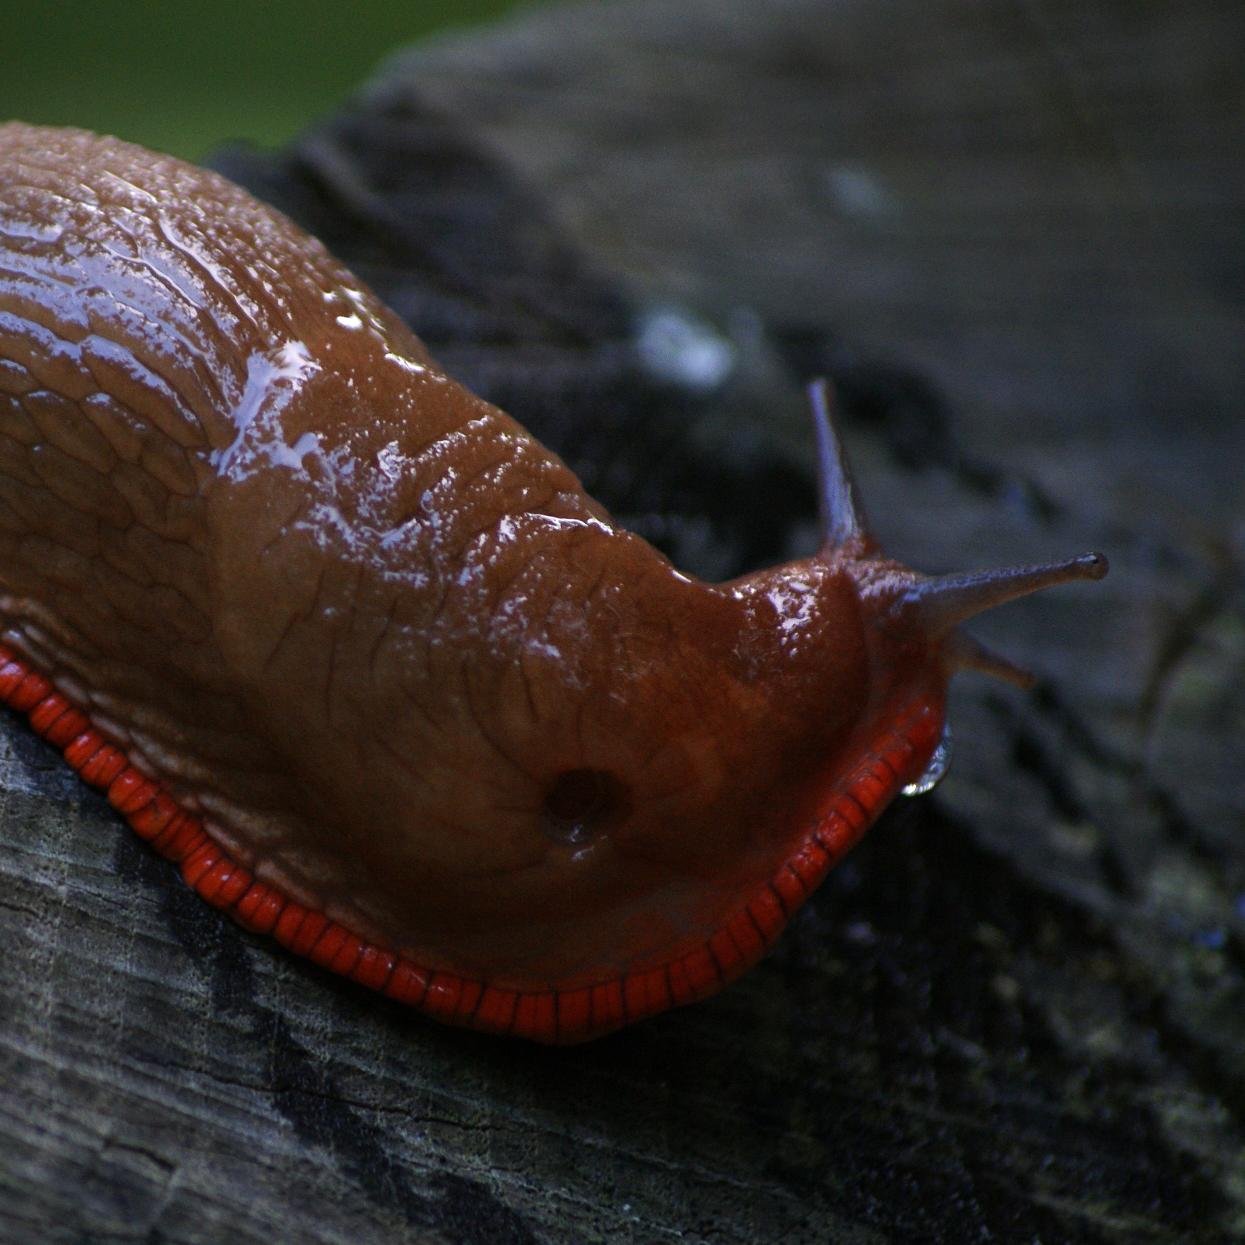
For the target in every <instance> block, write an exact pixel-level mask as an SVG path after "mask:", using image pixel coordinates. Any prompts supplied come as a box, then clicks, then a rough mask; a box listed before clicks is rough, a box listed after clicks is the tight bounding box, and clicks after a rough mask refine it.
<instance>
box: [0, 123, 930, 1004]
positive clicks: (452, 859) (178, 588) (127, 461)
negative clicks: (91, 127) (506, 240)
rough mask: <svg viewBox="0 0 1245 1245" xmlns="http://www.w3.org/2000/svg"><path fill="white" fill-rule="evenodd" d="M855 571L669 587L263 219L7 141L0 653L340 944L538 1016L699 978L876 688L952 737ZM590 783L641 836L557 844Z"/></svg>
mask: <svg viewBox="0 0 1245 1245" xmlns="http://www.w3.org/2000/svg"><path fill="white" fill-rule="evenodd" d="M850 563H851V559H850V558H847V557H845V556H844V557H830V556H829V555H827V556H824V557H820V558H814V559H809V560H808V561H806V562H802V563H799V564H793V565H791V566H788V567H778V568H774V569H773V570H770V571H766V572H762V573H760V574H758V575H755V576H751V577H749V578H748V579H746V580H742V581H738V582H736V583H734V584H727V585H710V584H705V583H700V582H695V581H692V580H690V579H688V578H687V577H685V576H683V575H681V574H680V573H679V572H677V571H676V570H675V569H674V568H673V567H671V565H670V564H669V563H668V562H667V561H666V559H665V558H663V557H662V556H661V555H660V554H659V553H657V552H656V551H655V550H654V549H653V548H652V547H651V546H649V545H647V544H646V543H645V542H644V541H642V540H640V539H639V538H638V537H636V536H634V535H631V534H629V533H627V532H625V531H621V530H619V529H617V528H616V527H614V526H613V524H612V522H611V520H610V519H609V516H608V515H607V514H606V513H605V512H604V511H603V510H602V508H601V507H600V506H599V505H597V504H596V503H595V502H593V501H592V500H591V499H590V498H588V497H587V496H586V495H585V494H584V492H583V490H582V488H581V487H580V484H579V482H578V480H577V479H576V478H575V477H574V476H573V475H572V473H571V472H570V471H569V470H568V469H567V468H566V466H565V465H564V464H563V463H562V462H560V461H559V460H558V459H557V458H556V457H555V456H554V455H552V454H551V453H549V452H548V451H547V450H545V449H544V448H543V447H542V446H540V445H539V444H538V443H536V442H535V441H534V440H533V439H532V438H531V437H530V436H529V435H528V434H527V433H525V432H524V431H523V429H521V428H520V427H519V426H518V425H517V424H515V423H514V422H513V421H512V420H511V419H509V418H508V417H507V416H506V415H505V414H503V413H502V412H500V411H498V410H496V409H495V408H493V407H491V406H489V405H488V404H487V403H485V402H483V401H481V400H480V399H478V398H476V397H474V396H473V395H472V394H470V393H468V392H467V391H466V390H465V389H463V388H462V387H461V386H459V385H457V384H456V383H455V382H454V381H453V380H451V379H449V378H448V377H446V376H444V375H443V374H441V373H440V372H439V371H438V370H437V369H436V366H435V364H434V363H433V362H432V360H431V359H430V358H429V356H428V354H427V352H426V351H425V349H424V347H423V346H422V344H421V343H420V342H419V341H418V340H417V339H416V338H415V337H414V336H413V335H412V334H411V333H410V332H409V331H408V330H407V329H406V328H405V326H403V325H402V324H401V323H400V322H399V321H398V320H397V319H396V317H394V316H393V315H392V314H391V313H390V312H388V311H387V310H386V309H385V308H384V307H383V306H381V305H380V303H379V302H378V301H377V300H376V298H375V297H374V296H373V295H371V294H370V293H369V292H368V291H366V290H365V289H363V288H362V286H361V285H360V283H359V282H358V281H357V279H356V278H354V277H353V276H352V275H351V274H350V273H349V272H347V271H346V270H345V269H344V268H342V267H341V266H340V265H339V264H338V263H336V262H335V261H334V260H333V259H332V258H331V257H330V256H329V255H328V254H327V253H326V252H325V251H324V249H323V248H322V247H321V246H320V245H319V244H318V243H317V242H315V241H314V240H313V239H311V238H309V237H307V236H306V235H305V234H303V233H302V232H301V231H300V230H298V229H297V228H296V227H295V226H294V225H292V224H291V223H290V222H289V221H287V220H286V219H285V218H283V217H281V216H280V215H279V214H277V213H276V212H274V211H272V210H270V209H268V208H266V207H264V206H262V205H260V204H258V203H257V202H256V201H255V200H253V199H251V198H250V197H249V196H248V195H247V194H245V193H244V192H243V191H241V190H240V189H238V188H237V187H235V186H233V185H231V184H230V183H228V182H226V181H224V180H223V179H221V178H219V177H217V176H215V175H214V174H211V173H208V172H204V171H202V170H198V169H195V168H192V167H190V166H188V165H185V164H182V163H180V162H179V161H176V160H173V159H170V158H166V157H162V156H157V155H153V154H152V153H149V152H146V151H143V150H141V149H139V148H136V147H133V146H130V145H128V144H124V143H121V142H117V141H115V140H111V139H101V138H97V137H94V136H92V135H89V134H86V133H82V132H77V131H65V130H48V129H39V128H34V127H28V126H23V125H8V126H4V127H0V622H2V623H3V635H4V638H5V640H6V642H7V643H9V644H10V645H11V646H12V647H13V648H14V649H16V650H17V651H19V652H21V653H23V654H25V655H26V656H27V657H28V658H29V659H30V660H31V661H32V662H34V663H35V664H36V665H37V666H38V667H39V668H41V669H42V670H43V671H45V672H46V673H47V674H48V675H49V676H50V677H52V678H53V679H54V681H55V682H56V683H57V684H58V686H60V688H61V689H62V690H63V691H65V692H66V693H67V694H69V695H71V696H72V697H74V698H75V699H76V700H78V701H79V702H80V703H81V704H82V705H83V706H84V707H85V708H88V709H89V711H90V712H91V714H92V716H93V718H94V719H95V720H96V721H97V722H98V723H99V724H100V725H101V726H103V727H105V728H106V729H107V730H109V731H110V732H111V733H112V734H113V735H115V736H116V738H117V739H118V741H119V742H120V743H121V744H122V745H123V746H125V747H126V749H127V750H128V752H129V753H130V755H131V757H132V759H134V760H135V761H136V762H137V763H138V764H140V765H142V766H144V767H145V768H147V769H149V770H150V771H151V773H152V774H153V776H156V777H158V778H159V779H160V780H161V781H162V782H163V783H164V784H165V785H166V786H167V787H168V789H169V790H170V791H172V792H173V793H174V794H175V795H176V796H177V798H178V799H179V800H181V801H182V802H183V803H185V804H186V805H187V806H189V807H191V808H197V809H199V810H201V811H202V813H203V815H204V817H205V818H206V820H207V823H208V825H209V828H210V829H211V831H212V833H213V834H214V835H215V836H216V837H217V838H218V839H220V840H221V841H222V842H223V843H224V844H225V845H226V846H227V847H229V848H230V849H231V850H232V851H233V852H234V853H235V854H236V856H237V857H238V858H239V859H240V860H241V861H242V862H243V863H244V864H246V865H248V866H249V867H251V868H253V869H254V870H255V871H256V872H257V873H258V874H259V876H261V877H264V878H267V879H268V880H270V881H272V882H274V883H276V884H279V885H281V886H282V887H284V888H285V889H287V890H288V891H289V892H290V893H291V894H292V895H294V896H295V897H296V898H299V899H300V900H301V901H302V902H304V903H308V904H310V905H313V906H315V907H319V908H323V909H324V910H325V911H326V912H328V913H329V914H330V915H331V916H333V917H335V918H336V919H338V920H341V921H342V922H343V923H345V924H348V925H349V926H350V927H351V928H353V929H356V930H358V931H359V932H360V933H362V934H364V935H365V936H370V937H372V938H374V939H376V940H377V941H380V942H381V943H383V944H384V945H389V946H392V947H394V948H395V949H398V950H400V951H403V952H404V953H406V954H409V955H412V956H414V957H416V958H418V959H419V961H420V962H422V963H426V964H428V965H430V966H432V967H446V968H452V969H453V970H455V971H456V972H459V973H464V974H469V975H474V976H478V977H481V978H484V979H486V980H490V981H494V982H501V983H505V984H508V985H512V986H517V987H530V988H535V987H540V986H544V985H546V984H549V983H553V982H565V981H574V980H578V979H582V980H595V979H599V978H600V977H602V976H603V975H608V974H611V973H617V972H622V971H624V970H626V969H627V968H629V967H632V968H633V967H635V966H637V965H640V964H644V963H647V962H657V961H660V960H661V959H663V958H665V957H667V956H669V955H670V954H673V953H675V952H676V951H678V950H679V949H680V948H681V947H684V946H690V945H694V944H695V943H697V942H703V940H704V939H705V938H706V937H707V936H708V934H709V933H711V932H712V930H713V929H714V928H715V926H716V924H717V923H718V922H720V921H721V919H722V918H723V916H724V915H725V914H726V913H727V912H728V911H729V910H731V909H732V908H733V907H735V906H737V904H738V903H739V901H740V897H741V896H742V895H743V894H745V893H746V892H747V890H748V889H749V888H750V887H754V886H756V885H758V884H759V883H760V882H761V881H762V880H763V879H764V878H766V877H768V876H769V875H770V874H771V873H772V872H773V870H774V868H775V867H776V866H777V865H778V864H780V863H781V861H782V860H783V859H784V857H785V854H786V852H787V850H789V848H790V846H791V843H792V842H793V840H794V838H795V836H796V834H797V831H798V829H799V826H800V818H801V814H802V810H805V809H806V808H807V807H808V805H809V803H810V801H812V800H813V799H815V797H816V795H817V794H818V792H820V791H823V790H824V789H825V788H826V786H827V783H828V782H829V781H831V780H832V778H833V775H834V773H835V770H836V765H841V764H843V763H844V762H845V760H846V759H848V758H850V756H851V750H852V743H853V740H854V739H858V738H860V737H861V736H862V734H863V735H867V733H868V732H869V731H870V730H871V729H872V728H873V725H874V724H875V723H876V721H877V720H878V719H879V716H880V715H882V714H884V713H885V712H886V709H887V706H888V704H889V703H890V698H891V696H892V694H894V684H895V683H896V682H897V681H898V680H900V679H901V678H902V677H908V678H909V679H911V678H912V677H918V678H919V677H924V678H928V679H929V681H930V687H931V692H930V695H931V699H935V700H937V699H940V697H941V688H942V685H943V684H944V683H945V675H944V674H943V672H942V670H941V667H940V665H939V663H937V662H936V661H930V660H928V659H927V654H925V653H923V652H919V651H918V652H915V653H912V654H908V659H907V660H905V661H904V662H903V663H901V666H902V669H893V668H892V667H893V666H894V665H895V663H893V662H888V660H887V657H886V653H885V652H884V651H883V649H884V647H885V644H884V640H885V637H882V638H881V639H879V636H878V634H876V632H877V629H876V628H873V629H872V630H868V629H867V628H866V626H865V622H864V615H863V612H862V607H861V596H860V592H859V590H858V588H857V585H856V584H855V583H854V582H853V580H852V576H851V574H850V573H849V572H850V571H851V569H852V568H851V565H850ZM875 570H876V566H875ZM905 642H907V641H905ZM880 646H881V647H880ZM926 669H928V673H927V674H924V675H916V676H914V673H913V672H919V671H922V670H926ZM911 691H912V687H911V686H909V688H908V693H909V694H911ZM582 767H588V768H592V769H599V770H604V771H608V772H610V773H612V774H614V775H616V776H617V777H618V778H619V779H620V780H621V781H622V782H623V783H624V784H625V787H626V790H627V793H628V796H627V801H626V806H625V807H620V808H619V809H618V810H617V812H616V813H615V814H614V815H611V816H609V817H607V818H606V819H605V820H604V822H603V823H602V824H601V825H600V826H598V827H597V829H596V832H594V833H593V834H591V835H590V836H589V838H588V841H586V842H581V843H570V842H567V841H565V840H564V838H563V837H562V836H560V835H559V834H557V833H550V831H549V821H548V817H547V815H546V814H545V812H544V811H543V808H544V801H545V799H546V794H547V792H548V791H549V790H550V788H551V786H552V784H553V783H554V781H555V780H556V778H557V776H558V775H559V774H560V773H562V772H564V771H567V770H575V769H578V768H582Z"/></svg>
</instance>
